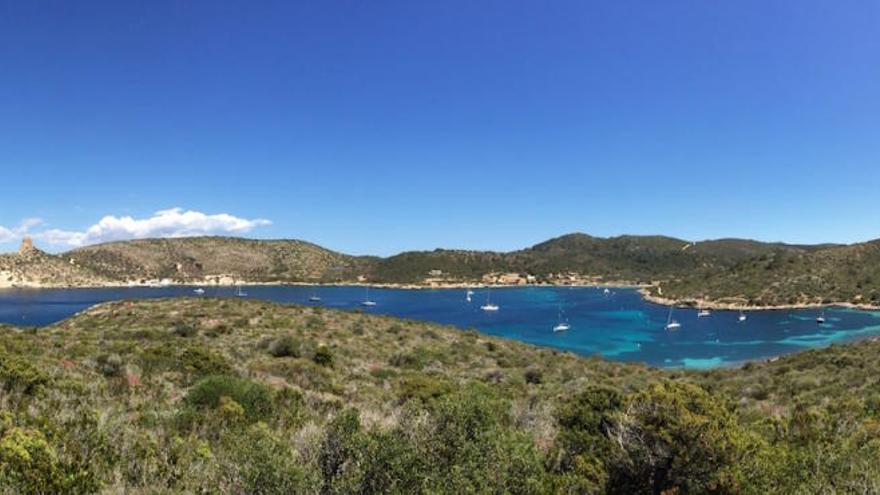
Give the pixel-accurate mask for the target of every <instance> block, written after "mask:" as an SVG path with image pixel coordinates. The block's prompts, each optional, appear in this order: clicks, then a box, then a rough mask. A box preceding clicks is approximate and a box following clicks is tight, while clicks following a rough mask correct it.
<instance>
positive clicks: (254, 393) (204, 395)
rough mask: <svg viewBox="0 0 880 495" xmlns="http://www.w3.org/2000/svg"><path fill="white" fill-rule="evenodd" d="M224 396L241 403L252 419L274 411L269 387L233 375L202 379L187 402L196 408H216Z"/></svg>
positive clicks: (256, 419)
mask: <svg viewBox="0 0 880 495" xmlns="http://www.w3.org/2000/svg"><path fill="white" fill-rule="evenodd" d="M223 397H229V398H230V399H232V400H234V401H235V402H237V403H238V404H240V405H241V406H242V408H244V412H245V416H246V417H247V418H248V419H249V420H250V421H258V420H265V419H267V418H268V417H269V416H270V415H271V414H272V412H273V407H272V394H271V391H270V390H269V388H268V387H266V386H265V385H263V384H260V383H256V382H253V381H250V380H245V379H242V378H235V377H231V376H209V377H207V378H204V379H202V380H200V381H199V382H198V383H196V384H195V385H193V387H192V388H191V389H190V391H189V394H187V396H186V403H187V404H188V405H190V406H193V407H196V408H216V407H217V406H218V405H220V402H221V398H223Z"/></svg>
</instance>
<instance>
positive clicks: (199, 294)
mask: <svg viewBox="0 0 880 495" xmlns="http://www.w3.org/2000/svg"><path fill="white" fill-rule="evenodd" d="M193 293H195V295H197V296H201V295H202V294H204V293H205V289H203V288H201V287H199V288H197V289H193Z"/></svg>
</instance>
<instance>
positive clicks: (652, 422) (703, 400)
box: [606, 382, 743, 494]
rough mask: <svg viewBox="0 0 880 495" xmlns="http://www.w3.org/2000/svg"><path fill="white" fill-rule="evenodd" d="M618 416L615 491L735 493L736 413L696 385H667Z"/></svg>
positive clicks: (640, 396)
mask: <svg viewBox="0 0 880 495" xmlns="http://www.w3.org/2000/svg"><path fill="white" fill-rule="evenodd" d="M624 410H625V413H624V412H621V413H619V414H618V415H616V418H615V421H614V424H613V426H612V427H611V436H613V437H614V438H616V439H617V448H616V450H615V451H614V455H613V456H611V459H610V462H609V463H606V465H608V472H609V475H610V479H609V483H608V489H609V490H610V491H611V492H613V493H628V494H629V493H663V492H667V491H669V492H680V493H706V492H719V493H729V492H731V491H735V486H732V484H733V480H732V479H731V477H730V476H729V474H730V470H731V469H732V468H733V467H734V466H735V465H736V463H737V462H739V461H740V460H741V459H742V455H743V452H742V451H741V450H740V446H741V445H742V442H741V441H740V439H739V438H738V434H739V432H738V429H737V426H736V424H735V422H734V420H733V416H732V415H731V414H730V412H729V411H728V410H727V409H726V408H725V407H724V406H723V405H721V404H719V401H718V400H717V398H715V397H712V396H710V395H709V394H708V393H707V392H706V391H705V390H703V389H702V388H700V387H697V386H695V385H690V384H678V383H672V382H663V383H659V384H655V385H653V386H651V387H650V388H649V389H648V390H646V391H645V392H642V393H639V394H636V395H634V396H632V397H630V398H629V400H628V401H627V403H626V406H625V407H624Z"/></svg>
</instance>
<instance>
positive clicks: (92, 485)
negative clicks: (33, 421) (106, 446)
mask: <svg viewBox="0 0 880 495" xmlns="http://www.w3.org/2000/svg"><path fill="white" fill-rule="evenodd" d="M99 488H100V483H99V482H98V481H97V480H96V479H95V477H94V476H93V475H92V474H91V473H90V472H88V471H85V470H79V469H75V468H72V467H70V466H67V465H66V464H65V463H63V462H62V461H61V460H59V458H58V454H57V453H56V451H55V449H54V448H53V447H52V446H51V445H50V444H49V442H48V441H47V440H46V437H45V436H44V435H43V433H42V432H41V431H39V430H34V429H30V428H19V427H7V428H5V431H3V432H2V435H0V490H3V492H4V493H7V490H8V491H9V492H11V493H94V492H96V491H98V490H99Z"/></svg>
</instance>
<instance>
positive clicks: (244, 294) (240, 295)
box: [235, 284, 247, 297]
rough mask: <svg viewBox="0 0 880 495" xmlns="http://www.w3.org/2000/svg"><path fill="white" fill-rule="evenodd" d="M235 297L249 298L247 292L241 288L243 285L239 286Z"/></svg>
mask: <svg viewBox="0 0 880 495" xmlns="http://www.w3.org/2000/svg"><path fill="white" fill-rule="evenodd" d="M235 295H236V296H237V297H247V292H245V291H244V289H242V288H241V284H239V285H238V287H236V289H235Z"/></svg>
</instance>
